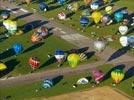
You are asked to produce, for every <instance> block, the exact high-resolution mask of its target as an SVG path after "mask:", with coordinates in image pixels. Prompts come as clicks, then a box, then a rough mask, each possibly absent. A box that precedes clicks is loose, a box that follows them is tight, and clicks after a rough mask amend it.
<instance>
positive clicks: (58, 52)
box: [55, 50, 65, 55]
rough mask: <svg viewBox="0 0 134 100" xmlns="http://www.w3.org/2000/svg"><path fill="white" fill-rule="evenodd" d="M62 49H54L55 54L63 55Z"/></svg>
mask: <svg viewBox="0 0 134 100" xmlns="http://www.w3.org/2000/svg"><path fill="white" fill-rule="evenodd" d="M64 54H65V53H64V51H62V50H56V52H55V55H64Z"/></svg>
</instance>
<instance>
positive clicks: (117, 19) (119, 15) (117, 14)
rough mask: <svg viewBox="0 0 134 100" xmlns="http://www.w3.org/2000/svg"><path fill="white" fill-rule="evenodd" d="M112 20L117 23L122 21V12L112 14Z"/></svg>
mask: <svg viewBox="0 0 134 100" xmlns="http://www.w3.org/2000/svg"><path fill="white" fill-rule="evenodd" d="M114 19H115V20H116V21H117V22H120V21H121V20H122V19H123V13H122V12H116V13H115V14H114Z"/></svg>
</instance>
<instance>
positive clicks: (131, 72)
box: [124, 66, 134, 80]
mask: <svg viewBox="0 0 134 100" xmlns="http://www.w3.org/2000/svg"><path fill="white" fill-rule="evenodd" d="M132 76H134V66H132V67H131V68H130V69H128V70H127V71H126V73H125V77H124V80H127V79H129V78H131V77H132Z"/></svg>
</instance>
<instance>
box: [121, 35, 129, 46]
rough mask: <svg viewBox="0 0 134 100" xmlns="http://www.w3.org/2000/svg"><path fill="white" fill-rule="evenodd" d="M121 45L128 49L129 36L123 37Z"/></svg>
mask: <svg viewBox="0 0 134 100" xmlns="http://www.w3.org/2000/svg"><path fill="white" fill-rule="evenodd" d="M119 41H120V44H121V45H122V46H123V47H126V46H128V37H127V36H121V37H120V39H119Z"/></svg>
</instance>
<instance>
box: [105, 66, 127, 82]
mask: <svg viewBox="0 0 134 100" xmlns="http://www.w3.org/2000/svg"><path fill="white" fill-rule="evenodd" d="M125 67H126V66H125V65H124V64H120V65H117V66H115V67H113V68H112V69H110V70H109V71H108V72H107V73H106V74H105V76H104V81H105V80H107V79H109V78H110V77H111V72H112V71H113V70H115V69H120V70H123V69H124V68H125Z"/></svg>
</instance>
